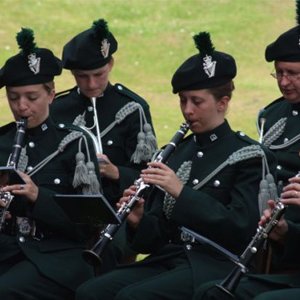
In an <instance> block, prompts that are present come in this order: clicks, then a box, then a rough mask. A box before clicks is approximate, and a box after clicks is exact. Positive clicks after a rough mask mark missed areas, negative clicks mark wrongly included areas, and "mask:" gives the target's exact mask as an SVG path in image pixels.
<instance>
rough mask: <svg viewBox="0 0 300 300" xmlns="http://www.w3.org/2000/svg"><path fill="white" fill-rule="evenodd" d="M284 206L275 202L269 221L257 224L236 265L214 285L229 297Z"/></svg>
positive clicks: (278, 218)
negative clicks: (254, 232) (260, 224)
mask: <svg viewBox="0 0 300 300" xmlns="http://www.w3.org/2000/svg"><path fill="white" fill-rule="evenodd" d="M285 209H286V207H285V206H284V204H283V203H282V202H280V201H277V202H276V205H275V207H274V209H273V211H272V214H271V217H270V219H269V221H268V222H267V223H266V224H264V225H263V226H258V228H257V231H256V234H255V235H254V237H253V238H252V240H251V241H250V243H249V244H248V246H247V247H246V249H245V250H244V252H243V253H242V254H241V256H240V259H239V261H238V262H237V263H236V266H235V267H234V268H233V270H232V271H231V272H230V273H229V274H228V276H227V277H226V278H225V279H224V280H223V281H222V282H221V283H220V284H217V285H216V286H217V287H218V288H220V289H221V290H222V291H223V292H225V293H226V294H227V295H228V296H229V297H230V298H234V292H235V290H236V288H237V286H238V284H239V282H240V280H241V278H242V276H243V275H244V274H246V273H247V272H248V267H247V266H249V264H250V262H251V261H252V259H253V257H254V256H255V254H256V253H257V252H258V250H259V249H260V248H261V247H262V245H263V243H264V241H265V240H266V239H267V238H268V236H269V234H270V232H271V231H272V230H273V228H274V227H275V226H276V225H277V223H278V221H279V220H280V218H281V216H282V215H283V214H284V211H285Z"/></svg>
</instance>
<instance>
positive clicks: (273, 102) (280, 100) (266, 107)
mask: <svg viewBox="0 0 300 300" xmlns="http://www.w3.org/2000/svg"><path fill="white" fill-rule="evenodd" d="M282 101H285V99H284V98H283V97H280V98H278V99H276V100H274V101H272V102H271V103H269V104H268V105H267V106H265V107H264V108H263V109H262V111H264V110H266V109H268V108H270V107H271V106H273V105H275V104H277V103H279V102H282Z"/></svg>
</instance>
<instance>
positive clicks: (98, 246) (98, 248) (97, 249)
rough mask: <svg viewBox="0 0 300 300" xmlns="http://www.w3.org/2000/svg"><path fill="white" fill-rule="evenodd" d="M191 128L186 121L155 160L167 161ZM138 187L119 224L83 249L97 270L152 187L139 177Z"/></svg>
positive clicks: (110, 227) (119, 214)
mask: <svg viewBox="0 0 300 300" xmlns="http://www.w3.org/2000/svg"><path fill="white" fill-rule="evenodd" d="M188 130H189V126H188V124H186V123H183V124H182V125H181V126H180V128H179V130H178V131H177V132H176V133H175V135H174V136H173V138H172V139H171V141H170V142H169V143H168V144H167V145H166V146H165V148H164V149H163V150H162V151H160V153H159V154H158V155H157V156H156V158H155V160H154V161H155V162H166V161H167V160H168V158H169V157H170V155H171V154H172V153H173V152H174V150H175V149H176V147H177V145H178V144H179V143H180V141H181V140H182V139H183V138H184V136H185V135H186V133H187V132H188ZM134 185H135V187H136V192H135V194H134V195H132V196H131V197H130V199H129V201H128V202H127V203H126V204H124V205H123V206H122V207H121V208H120V209H119V210H118V211H117V216H118V218H119V220H120V223H119V224H108V225H107V226H106V227H105V228H104V229H103V230H102V231H101V233H100V237H99V239H98V241H97V242H96V243H95V244H94V246H93V247H92V248H91V249H89V250H84V251H83V258H84V260H85V261H86V262H87V263H89V264H91V265H92V266H94V267H95V269H96V270H97V269H98V268H100V266H101V264H102V260H101V254H102V252H103V250H104V249H105V248H106V246H107V244H108V243H109V242H110V241H111V240H113V238H114V235H115V234H116V232H117V231H118V229H119V227H120V226H121V224H122V223H123V222H124V221H125V220H126V218H127V216H128V215H129V214H130V212H131V211H132V209H133V208H134V206H135V204H136V203H137V202H138V201H139V199H140V198H141V197H143V195H144V194H145V192H146V191H147V190H148V189H149V188H150V185H149V184H145V183H144V181H143V180H142V178H139V179H138V180H136V181H135V183H134Z"/></svg>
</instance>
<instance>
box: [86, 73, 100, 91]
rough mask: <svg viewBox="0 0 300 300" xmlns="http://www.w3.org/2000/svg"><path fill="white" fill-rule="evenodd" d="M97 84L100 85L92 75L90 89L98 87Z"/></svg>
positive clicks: (89, 79)
mask: <svg viewBox="0 0 300 300" xmlns="http://www.w3.org/2000/svg"><path fill="white" fill-rule="evenodd" d="M97 85H98V83H97V80H96V79H95V78H94V77H93V76H90V77H89V78H88V87H89V88H90V89H94V88H97Z"/></svg>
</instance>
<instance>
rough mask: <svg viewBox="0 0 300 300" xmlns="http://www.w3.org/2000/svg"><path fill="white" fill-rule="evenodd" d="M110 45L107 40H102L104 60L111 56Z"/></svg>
mask: <svg viewBox="0 0 300 300" xmlns="http://www.w3.org/2000/svg"><path fill="white" fill-rule="evenodd" d="M109 48H110V43H109V42H108V40H107V39H104V40H102V42H101V54H102V56H103V57H104V58H107V57H108V54H109Z"/></svg>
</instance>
